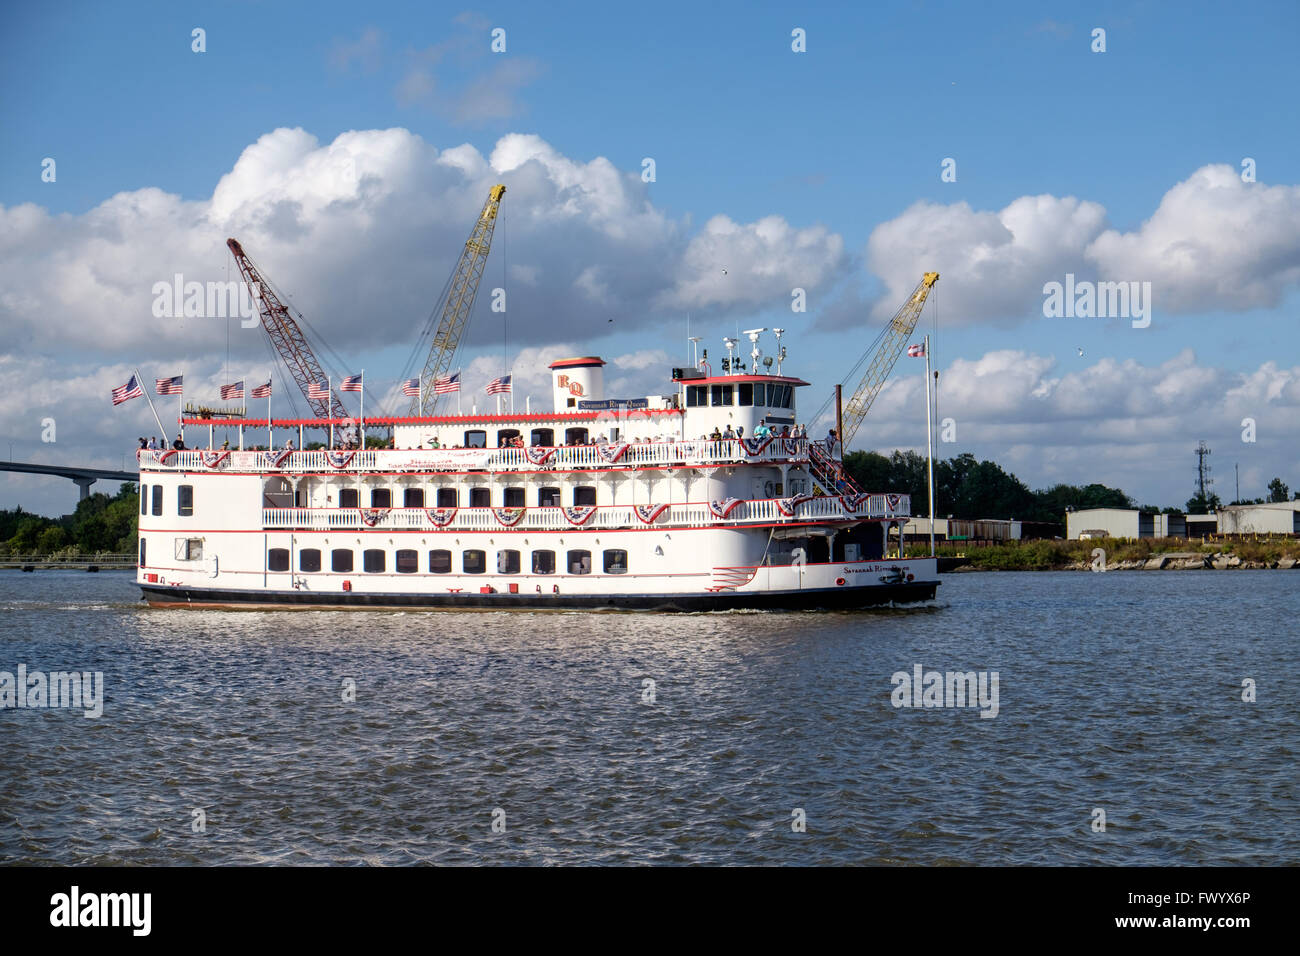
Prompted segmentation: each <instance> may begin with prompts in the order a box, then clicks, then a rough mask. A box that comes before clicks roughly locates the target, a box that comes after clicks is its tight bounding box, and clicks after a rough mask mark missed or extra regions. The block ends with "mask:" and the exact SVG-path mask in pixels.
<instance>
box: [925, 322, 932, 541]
mask: <svg viewBox="0 0 1300 956" xmlns="http://www.w3.org/2000/svg"><path fill="white" fill-rule="evenodd" d="M930 429H931V424H930V336H928V335H927V336H926V337H925V457H926V472H927V483H928V485H929V488H930V557H932V558H933V557H934V439H933V438H932V437H931V431H930Z"/></svg>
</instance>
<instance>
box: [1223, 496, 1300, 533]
mask: <svg viewBox="0 0 1300 956" xmlns="http://www.w3.org/2000/svg"><path fill="white" fill-rule="evenodd" d="M1219 531H1220V532H1221V533H1222V534H1300V501H1275V502H1269V503H1267V504H1262V505H1228V506H1226V507H1223V508H1220V509H1219Z"/></svg>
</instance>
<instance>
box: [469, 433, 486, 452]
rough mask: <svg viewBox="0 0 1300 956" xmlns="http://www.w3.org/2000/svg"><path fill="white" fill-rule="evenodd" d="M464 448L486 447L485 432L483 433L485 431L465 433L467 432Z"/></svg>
mask: <svg viewBox="0 0 1300 956" xmlns="http://www.w3.org/2000/svg"><path fill="white" fill-rule="evenodd" d="M465 447H466V448H486V447H487V432H485V431H481V430H479V429H474V430H472V431H467V432H466V433H465Z"/></svg>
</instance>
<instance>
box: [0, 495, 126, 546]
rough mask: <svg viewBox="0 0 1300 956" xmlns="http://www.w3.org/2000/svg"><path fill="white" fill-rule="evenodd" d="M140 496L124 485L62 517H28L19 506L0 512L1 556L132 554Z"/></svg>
mask: <svg viewBox="0 0 1300 956" xmlns="http://www.w3.org/2000/svg"><path fill="white" fill-rule="evenodd" d="M139 513H140V496H139V494H138V493H137V492H136V486H135V485H134V484H133V483H131V482H126V483H124V484H123V485H122V486H121V488H119V489H118V492H117V494H116V495H113V496H111V497H110V496H109V495H106V494H103V493H102V492H100V493H96V494H92V495H87V496H86V497H85V498H82V499H81V500H80V501H79V502H77V510H76V511H74V512H73V513H72V514H70V515H64V516H63V517H62V518H46V517H42V516H41V515H35V514H31V513H30V512H27V511H24V510H23V509H22V507H21V506H20V507H17V508H12V509H6V510H3V511H0V549H3V551H4V553H5V554H57V553H58V552H60V551H63V552H73V553H77V554H95V553H98V552H101V551H109V552H115V553H119V554H120V553H128V552H132V551H135V547H136V528H137V521H138V517H137V516H138V515H139Z"/></svg>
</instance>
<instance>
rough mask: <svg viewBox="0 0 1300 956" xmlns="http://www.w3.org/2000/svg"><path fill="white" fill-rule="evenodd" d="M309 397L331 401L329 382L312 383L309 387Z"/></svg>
mask: <svg viewBox="0 0 1300 956" xmlns="http://www.w3.org/2000/svg"><path fill="white" fill-rule="evenodd" d="M307 397H308V398H314V399H323V400H324V401H329V397H330V387H329V382H310V383H308V385H307Z"/></svg>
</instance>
